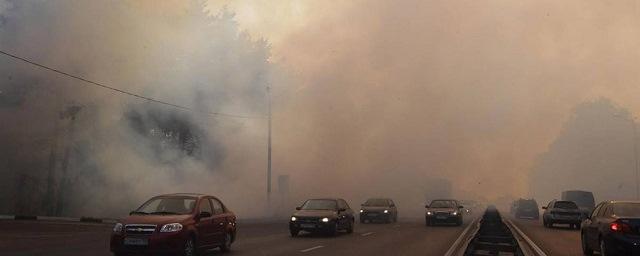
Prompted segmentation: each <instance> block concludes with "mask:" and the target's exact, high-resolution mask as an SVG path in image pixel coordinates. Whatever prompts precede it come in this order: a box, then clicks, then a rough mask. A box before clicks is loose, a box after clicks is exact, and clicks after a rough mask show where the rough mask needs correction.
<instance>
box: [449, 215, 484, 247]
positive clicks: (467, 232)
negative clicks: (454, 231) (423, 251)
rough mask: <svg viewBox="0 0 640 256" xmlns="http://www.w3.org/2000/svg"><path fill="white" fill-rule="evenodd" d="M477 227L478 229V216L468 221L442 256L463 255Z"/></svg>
mask: <svg viewBox="0 0 640 256" xmlns="http://www.w3.org/2000/svg"><path fill="white" fill-rule="evenodd" d="M478 229H480V217H478V218H475V219H474V220H473V221H471V223H469V225H467V227H466V228H465V229H464V230H463V231H462V233H461V234H460V236H458V239H456V241H455V242H453V245H451V247H450V248H449V250H448V251H447V252H446V253H445V254H444V256H459V255H464V251H465V250H466V248H467V246H468V245H469V242H470V241H471V239H473V237H474V236H475V234H476V233H477V232H478Z"/></svg>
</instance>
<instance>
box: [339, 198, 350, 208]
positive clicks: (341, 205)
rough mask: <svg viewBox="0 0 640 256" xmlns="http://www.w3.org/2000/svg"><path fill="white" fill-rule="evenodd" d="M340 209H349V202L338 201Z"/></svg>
mask: <svg viewBox="0 0 640 256" xmlns="http://www.w3.org/2000/svg"><path fill="white" fill-rule="evenodd" d="M338 208H344V209H349V206H348V205H347V202H345V201H344V200H342V199H340V200H338Z"/></svg>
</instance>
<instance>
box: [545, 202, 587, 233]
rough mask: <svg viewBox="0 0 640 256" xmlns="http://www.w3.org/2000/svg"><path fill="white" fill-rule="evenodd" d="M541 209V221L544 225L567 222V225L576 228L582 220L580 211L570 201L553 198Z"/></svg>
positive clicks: (549, 225) (550, 225)
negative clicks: (542, 210)
mask: <svg viewBox="0 0 640 256" xmlns="http://www.w3.org/2000/svg"><path fill="white" fill-rule="evenodd" d="M542 209H544V213H543V214H542V223H543V225H544V226H545V227H549V228H550V227H553V224H569V227H571V228H575V229H578V228H579V227H580V223H581V222H582V216H583V214H582V211H581V210H580V208H578V205H576V203H574V202H572V201H558V200H553V201H551V202H549V204H548V205H547V206H544V207H542Z"/></svg>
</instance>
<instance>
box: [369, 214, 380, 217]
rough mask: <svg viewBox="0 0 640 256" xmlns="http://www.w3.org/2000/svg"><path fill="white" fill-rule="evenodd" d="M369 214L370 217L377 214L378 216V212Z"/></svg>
mask: <svg viewBox="0 0 640 256" xmlns="http://www.w3.org/2000/svg"><path fill="white" fill-rule="evenodd" d="M367 215H368V216H370V217H376V216H378V214H377V213H369V214H367Z"/></svg>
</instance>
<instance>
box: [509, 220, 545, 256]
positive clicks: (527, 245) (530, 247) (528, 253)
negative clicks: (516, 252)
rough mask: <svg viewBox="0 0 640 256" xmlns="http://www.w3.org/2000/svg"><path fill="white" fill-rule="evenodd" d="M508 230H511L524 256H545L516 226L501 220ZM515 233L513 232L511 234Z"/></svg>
mask: <svg viewBox="0 0 640 256" xmlns="http://www.w3.org/2000/svg"><path fill="white" fill-rule="evenodd" d="M503 221H504V222H505V223H506V224H507V226H508V227H509V229H511V231H512V233H514V235H515V237H516V239H517V240H518V243H519V244H520V247H521V248H523V252H524V255H525V256H547V254H546V253H545V252H544V251H543V250H542V249H540V247H538V245H536V244H535V243H534V242H533V240H531V238H529V237H528V236H527V235H526V234H525V233H524V232H522V230H520V228H518V226H516V225H515V224H514V223H513V222H512V221H511V220H509V219H504V220H503ZM513 231H515V232H513Z"/></svg>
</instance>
